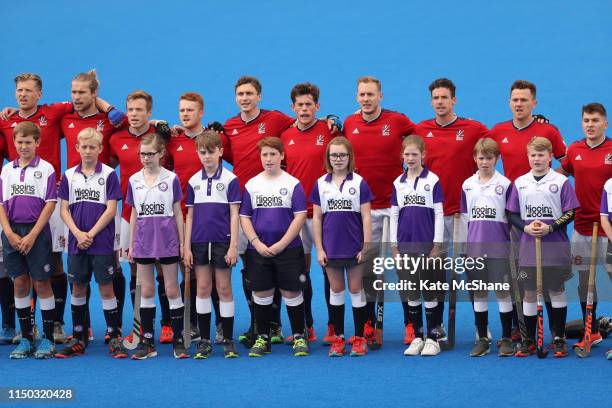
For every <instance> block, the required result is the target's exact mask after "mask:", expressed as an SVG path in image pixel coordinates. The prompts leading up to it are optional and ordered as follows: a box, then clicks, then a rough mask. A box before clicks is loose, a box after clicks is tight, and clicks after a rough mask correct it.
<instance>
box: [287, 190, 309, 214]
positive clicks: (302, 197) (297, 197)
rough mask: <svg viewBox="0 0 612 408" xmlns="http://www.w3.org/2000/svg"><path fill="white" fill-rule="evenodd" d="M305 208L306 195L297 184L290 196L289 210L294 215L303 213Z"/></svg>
mask: <svg viewBox="0 0 612 408" xmlns="http://www.w3.org/2000/svg"><path fill="white" fill-rule="evenodd" d="M306 208H307V204H306V193H304V188H303V187H302V185H301V184H300V183H297V184H296V185H295V187H294V188H293V194H292V195H291V209H292V210H293V212H294V213H297V212H305V211H306Z"/></svg>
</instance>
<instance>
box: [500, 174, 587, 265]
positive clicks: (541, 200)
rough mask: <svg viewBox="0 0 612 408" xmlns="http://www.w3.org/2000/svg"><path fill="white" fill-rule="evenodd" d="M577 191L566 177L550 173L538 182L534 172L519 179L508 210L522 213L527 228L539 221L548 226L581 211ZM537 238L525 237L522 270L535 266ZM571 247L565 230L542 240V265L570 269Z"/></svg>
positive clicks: (522, 241)
mask: <svg viewBox="0 0 612 408" xmlns="http://www.w3.org/2000/svg"><path fill="white" fill-rule="evenodd" d="M579 205H580V204H579V203H578V199H577V198H576V193H575V192H574V188H573V187H572V185H571V184H570V182H569V180H568V179H567V177H565V176H564V175H563V174H560V173H557V172H556V171H554V170H550V171H549V172H548V174H546V176H544V178H542V179H540V181H536V179H535V178H534V177H533V174H532V173H531V172H529V173H527V174H525V175H523V176H521V177H519V178H517V179H516V180H515V181H514V188H513V189H512V192H511V193H510V198H509V199H508V203H507V205H506V209H507V210H508V211H511V212H515V213H517V212H520V213H521V218H522V219H523V221H524V222H525V225H527V224H529V223H531V221H534V220H540V221H542V222H544V223H546V224H548V225H550V224H552V223H553V222H554V221H555V220H556V219H558V218H559V217H561V215H563V213H565V212H566V211H569V210H572V209H575V208H577V207H579ZM534 241H535V239H534V237H532V236H531V235H529V234H525V233H523V234H522V236H521V248H520V255H519V265H520V266H535V265H536V262H535V244H534ZM570 259H571V258H570V245H569V239H568V237H567V231H566V228H565V227H563V228H559V229H558V230H556V231H554V232H552V233H550V234H548V235H546V236H544V237H543V238H542V265H543V266H559V265H562V266H565V265H567V266H569V265H570Z"/></svg>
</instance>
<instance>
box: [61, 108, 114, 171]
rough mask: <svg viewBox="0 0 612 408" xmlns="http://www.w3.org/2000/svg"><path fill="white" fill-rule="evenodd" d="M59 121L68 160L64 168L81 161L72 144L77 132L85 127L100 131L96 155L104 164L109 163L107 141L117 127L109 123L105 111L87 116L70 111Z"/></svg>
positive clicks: (76, 139)
mask: <svg viewBox="0 0 612 408" xmlns="http://www.w3.org/2000/svg"><path fill="white" fill-rule="evenodd" d="M61 123H62V132H63V133H64V137H65V138H66V157H67V161H68V164H67V165H66V168H68V169H69V168H72V167H74V166H76V165H77V164H79V163H80V162H81V156H80V155H79V152H77V151H76V149H75V148H74V146H75V145H76V144H77V142H78V136H79V132H80V131H81V130H83V129H85V128H94V129H96V130H97V131H98V132H100V133H102V152H101V153H100V155H99V156H98V160H99V161H100V162H101V163H104V164H108V163H109V160H108V158H109V157H110V145H109V143H108V141H109V139H110V137H111V135H112V134H113V133H114V132H116V131H117V129H116V128H115V127H113V125H112V124H111V123H110V121H109V120H108V115H107V114H106V113H102V112H98V113H94V114H92V115H89V116H81V115H79V114H78V113H77V112H75V111H72V112H71V113H69V114H68V115H66V116H64V117H63V118H62V122H61Z"/></svg>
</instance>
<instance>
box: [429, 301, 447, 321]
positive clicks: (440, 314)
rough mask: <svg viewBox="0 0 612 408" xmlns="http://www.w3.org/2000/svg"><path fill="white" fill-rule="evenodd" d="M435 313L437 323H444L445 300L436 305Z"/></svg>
mask: <svg viewBox="0 0 612 408" xmlns="http://www.w3.org/2000/svg"><path fill="white" fill-rule="evenodd" d="M438 299H439V298H438ZM433 314H434V318H435V321H436V323H435V324H436V325H442V323H444V302H440V301H438V306H436V307H435V310H434V311H433ZM428 326H429V325H428Z"/></svg>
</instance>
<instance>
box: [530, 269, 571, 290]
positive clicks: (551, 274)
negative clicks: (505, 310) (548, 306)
mask: <svg viewBox="0 0 612 408" xmlns="http://www.w3.org/2000/svg"><path fill="white" fill-rule="evenodd" d="M536 272H537V271H536V267H535V266H521V268H520V272H519V282H521V283H522V284H523V287H524V288H525V289H526V290H536ZM572 276H574V274H573V273H572V267H571V266H570V265H568V266H544V267H542V290H543V291H546V290H551V291H553V292H560V291H562V290H564V289H565V281H567V280H570V279H571V278H572Z"/></svg>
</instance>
